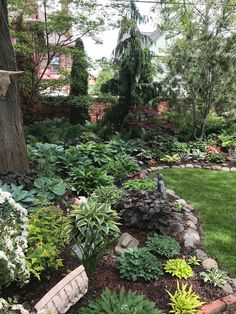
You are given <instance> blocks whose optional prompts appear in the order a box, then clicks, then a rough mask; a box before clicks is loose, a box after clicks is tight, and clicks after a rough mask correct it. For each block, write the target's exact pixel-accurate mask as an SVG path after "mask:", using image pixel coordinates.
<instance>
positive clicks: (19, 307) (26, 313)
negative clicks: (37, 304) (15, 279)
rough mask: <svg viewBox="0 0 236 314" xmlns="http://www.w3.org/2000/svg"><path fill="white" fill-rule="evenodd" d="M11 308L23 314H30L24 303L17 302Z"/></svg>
mask: <svg viewBox="0 0 236 314" xmlns="http://www.w3.org/2000/svg"><path fill="white" fill-rule="evenodd" d="M11 309H12V310H13V311H20V313H21V314H29V311H27V310H26V309H25V308H24V307H23V305H22V304H15V305H13V306H12V308H11Z"/></svg>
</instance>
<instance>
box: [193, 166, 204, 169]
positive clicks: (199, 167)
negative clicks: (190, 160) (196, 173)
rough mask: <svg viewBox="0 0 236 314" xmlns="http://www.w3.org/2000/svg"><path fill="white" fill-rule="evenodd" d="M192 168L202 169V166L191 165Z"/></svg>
mask: <svg viewBox="0 0 236 314" xmlns="http://www.w3.org/2000/svg"><path fill="white" fill-rule="evenodd" d="M193 167H194V168H197V169H202V166H201V165H193Z"/></svg>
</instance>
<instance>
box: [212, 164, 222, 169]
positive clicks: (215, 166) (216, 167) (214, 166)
mask: <svg viewBox="0 0 236 314" xmlns="http://www.w3.org/2000/svg"><path fill="white" fill-rule="evenodd" d="M211 169H212V170H220V169H221V166H217V165H213V166H211Z"/></svg>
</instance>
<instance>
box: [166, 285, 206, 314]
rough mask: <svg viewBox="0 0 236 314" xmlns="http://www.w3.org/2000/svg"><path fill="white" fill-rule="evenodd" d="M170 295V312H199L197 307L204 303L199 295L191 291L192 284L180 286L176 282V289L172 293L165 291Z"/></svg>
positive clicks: (178, 313)
mask: <svg viewBox="0 0 236 314" xmlns="http://www.w3.org/2000/svg"><path fill="white" fill-rule="evenodd" d="M167 293H168V294H169V297H170V301H171V302H170V303H169V305H170V306H171V308H172V310H171V311H170V313H174V314H194V313H197V312H199V308H200V307H201V306H202V305H203V304H204V302H201V301H200V297H199V296H198V295H197V294H196V293H195V292H193V291H192V286H190V287H188V286H187V284H186V285H184V284H182V286H181V287H180V285H179V282H177V290H176V291H175V293H174V294H171V293H170V292H169V291H167Z"/></svg>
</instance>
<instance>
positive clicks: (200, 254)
mask: <svg viewBox="0 0 236 314" xmlns="http://www.w3.org/2000/svg"><path fill="white" fill-rule="evenodd" d="M194 255H195V256H196V257H197V258H198V259H200V260H201V261H204V260H206V259H207V258H208V256H207V254H206V253H205V252H203V251H202V250H200V249H197V250H195V251H194Z"/></svg>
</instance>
